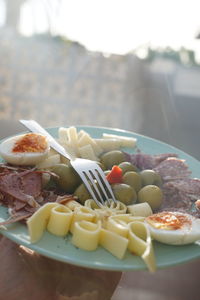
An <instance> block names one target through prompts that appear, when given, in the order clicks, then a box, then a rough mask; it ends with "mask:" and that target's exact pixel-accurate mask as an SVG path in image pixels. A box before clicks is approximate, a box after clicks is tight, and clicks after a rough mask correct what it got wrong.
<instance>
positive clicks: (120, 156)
mask: <svg viewBox="0 0 200 300" xmlns="http://www.w3.org/2000/svg"><path fill="white" fill-rule="evenodd" d="M100 161H101V163H102V164H103V165H104V166H105V168H106V169H107V170H110V169H111V168H112V167H113V166H114V165H119V164H120V163H122V162H124V161H125V155H124V153H123V152H122V151H120V150H113V151H109V152H106V153H104V154H103V155H102V156H101V157H100Z"/></svg>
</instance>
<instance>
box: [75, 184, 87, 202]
mask: <svg viewBox="0 0 200 300" xmlns="http://www.w3.org/2000/svg"><path fill="white" fill-rule="evenodd" d="M74 196H76V197H78V199H79V201H80V202H81V204H84V203H85V201H86V200H87V199H91V196H90V193H89V192H88V190H87V189H86V187H85V185H84V184H83V183H81V185H79V187H77V189H76V190H75V192H74Z"/></svg>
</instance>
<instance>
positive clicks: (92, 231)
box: [72, 220, 101, 251]
mask: <svg viewBox="0 0 200 300" xmlns="http://www.w3.org/2000/svg"><path fill="white" fill-rule="evenodd" d="M100 232H101V222H97V223H92V222H89V221H86V220H82V221H78V222H76V223H75V224H74V230H73V236H72V244H73V245H74V246H76V247H78V248H81V249H83V250H87V251H93V250H96V249H97V247H98V244H99V238H100Z"/></svg>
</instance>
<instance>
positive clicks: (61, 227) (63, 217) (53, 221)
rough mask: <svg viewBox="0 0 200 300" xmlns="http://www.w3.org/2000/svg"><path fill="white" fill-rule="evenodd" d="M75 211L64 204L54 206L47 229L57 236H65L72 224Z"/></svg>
mask: <svg viewBox="0 0 200 300" xmlns="http://www.w3.org/2000/svg"><path fill="white" fill-rule="evenodd" d="M72 216H73V213H72V211H71V209H69V208H68V207H66V206H64V205H58V206H56V207H54V208H52V210H51V212H50V218H49V222H48V224H47V230H48V231H49V232H50V233H52V234H55V235H57V236H65V235H66V234H67V233H68V231H69V227H70V224H71V220H72Z"/></svg>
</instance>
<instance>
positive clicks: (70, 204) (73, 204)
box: [65, 200, 82, 211]
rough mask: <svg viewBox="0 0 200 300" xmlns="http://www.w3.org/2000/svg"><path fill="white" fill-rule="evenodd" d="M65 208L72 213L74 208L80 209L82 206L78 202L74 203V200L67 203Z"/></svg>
mask: <svg viewBox="0 0 200 300" xmlns="http://www.w3.org/2000/svg"><path fill="white" fill-rule="evenodd" d="M65 206H67V207H68V208H69V209H71V210H73V211H74V210H75V208H76V207H82V205H81V204H80V203H79V202H77V201H75V200H72V201H68V202H67V203H66V204H65Z"/></svg>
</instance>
